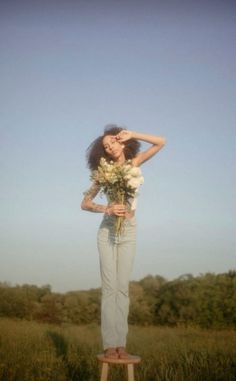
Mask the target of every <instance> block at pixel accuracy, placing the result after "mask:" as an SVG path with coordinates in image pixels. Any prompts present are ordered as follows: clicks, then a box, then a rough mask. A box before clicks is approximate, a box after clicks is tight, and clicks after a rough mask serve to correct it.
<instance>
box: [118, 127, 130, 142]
mask: <svg viewBox="0 0 236 381" xmlns="http://www.w3.org/2000/svg"><path fill="white" fill-rule="evenodd" d="M128 139H130V131H128V130H122V131H121V132H119V134H117V135H116V140H118V141H119V142H124V141H126V140H128Z"/></svg>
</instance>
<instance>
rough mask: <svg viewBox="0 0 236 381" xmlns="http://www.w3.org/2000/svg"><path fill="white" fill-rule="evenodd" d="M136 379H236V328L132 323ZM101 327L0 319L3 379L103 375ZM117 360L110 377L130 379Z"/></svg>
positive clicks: (91, 379)
mask: <svg viewBox="0 0 236 381" xmlns="http://www.w3.org/2000/svg"><path fill="white" fill-rule="evenodd" d="M128 349H129V351H130V352H132V353H133V354H138V355H140V356H141V357H142V361H141V363H140V364H139V365H137V366H136V367H135V380H136V381H236V332H235V331H208V330H201V329H197V328H181V327H180V328H163V327H162V328H160V327H134V326H131V327H130V331H129V337H128ZM100 351H101V343H100V328H99V327H98V326H96V325H87V326H63V327H57V326H51V325H43V324H39V323H36V322H27V321H16V320H9V319H0V381H99V375H100V364H99V363H98V361H97V359H96V354H97V353H99V352H100ZM124 372H125V369H124V368H123V367H120V366H112V367H111V369H110V374H109V381H116V380H117V381H118V380H122V379H124V380H125V379H126V375H125V374H124Z"/></svg>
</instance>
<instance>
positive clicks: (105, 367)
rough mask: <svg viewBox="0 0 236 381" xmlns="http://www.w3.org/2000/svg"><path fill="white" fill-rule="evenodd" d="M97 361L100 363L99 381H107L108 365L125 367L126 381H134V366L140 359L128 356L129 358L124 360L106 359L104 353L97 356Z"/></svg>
mask: <svg viewBox="0 0 236 381" xmlns="http://www.w3.org/2000/svg"><path fill="white" fill-rule="evenodd" d="M97 359H98V360H99V361H100V362H101V363H102V371H101V378H100V381H107V378H108V369H109V364H117V365H119V364H121V365H126V366H127V371H128V381H134V364H138V363H140V361H141V357H139V356H133V355H129V357H128V358H125V359H120V358H117V359H112V358H109V357H106V356H105V355H104V353H101V354H98V355H97Z"/></svg>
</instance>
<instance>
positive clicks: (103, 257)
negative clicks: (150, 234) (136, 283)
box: [97, 215, 136, 349]
mask: <svg viewBox="0 0 236 381" xmlns="http://www.w3.org/2000/svg"><path fill="white" fill-rule="evenodd" d="M113 222H114V217H112V216H106V215H105V216H104V218H103V221H102V223H101V225H100V227H99V230H98V237H97V243H98V251H99V258H100V271H101V281H102V303H101V331H102V340H103V348H104V349H106V348H109V347H125V345H126V336H127V333H128V313H129V279H130V275H131V271H132V268H133V262H134V257H135V249H136V221H135V217H132V218H131V219H126V220H125V221H124V228H123V230H122V233H121V234H120V235H119V236H116V235H115V234H114V231H113Z"/></svg>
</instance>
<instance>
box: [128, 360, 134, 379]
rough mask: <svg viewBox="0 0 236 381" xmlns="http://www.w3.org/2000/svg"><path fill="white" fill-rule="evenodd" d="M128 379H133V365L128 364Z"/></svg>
mask: <svg viewBox="0 0 236 381" xmlns="http://www.w3.org/2000/svg"><path fill="white" fill-rule="evenodd" d="M128 381H134V365H133V364H128Z"/></svg>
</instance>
